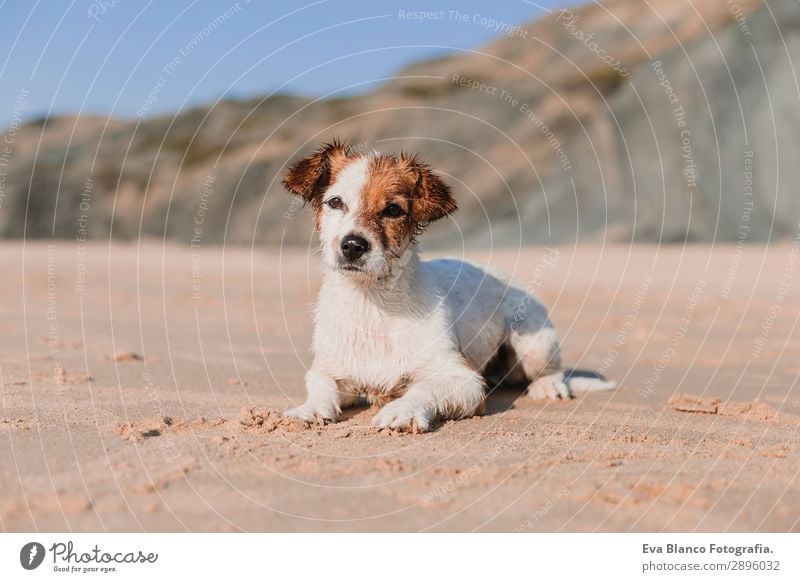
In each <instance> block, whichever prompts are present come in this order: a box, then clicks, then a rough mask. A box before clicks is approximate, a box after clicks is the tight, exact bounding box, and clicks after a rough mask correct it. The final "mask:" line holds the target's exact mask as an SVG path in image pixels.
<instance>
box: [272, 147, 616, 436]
mask: <svg viewBox="0 0 800 582" xmlns="http://www.w3.org/2000/svg"><path fill="white" fill-rule="evenodd" d="M369 171H370V170H369V156H362V157H359V158H356V159H355V160H354V161H351V162H349V163H348V164H347V165H346V166H345V167H344V169H342V171H341V172H339V174H338V175H337V177H336V179H335V180H334V182H333V183H332V184H330V185H329V186H328V187H327V189H326V190H325V192H324V193H323V194H322V196H323V202H322V206H321V208H320V210H319V212H320V213H321V215H320V217H319V221H318V226H319V235H320V240H321V243H322V257H323V266H324V275H323V281H322V287H321V289H320V293H319V298H318V301H317V304H316V309H315V328H314V337H313V352H314V362H313V365H312V367H311V369H310V370H309V371H308V373H307V374H306V389H307V392H308V398H307V400H306V402H305V403H304V404H302V405H301V406H298V407H296V408H292V409H290V410H288V411H286V413H285V414H286V416H289V417H294V418H300V419H304V420H309V421H310V420H313V419H315V418H319V419H326V420H336V419H337V418H338V417H339V416H340V414H341V412H342V409H343V408H346V407H348V406H352V405H354V404H355V403H356V402H357V401H358V400H359V398H360V397H362V396H367V397H368V398H369V399H370V400H372V401H373V402H385V401H389V402H388V403H387V404H385V406H383V408H382V409H381V410H380V411H379V412H378V413H377V414H376V415H375V417H374V419H373V424H374V425H376V426H379V427H386V428H392V429H411V430H420V431H426V430H429V429H430V427H431V425H432V423H433V421H434V420H435V419H437V418H463V417H467V416H471V415H473V414H475V413H476V412H477V411H479V410H481V409H482V405H483V401H484V398H485V396H486V384H485V381H484V377H483V373H484V371H485V370H486V368H487V366H488V365H489V363H490V362H492V361H493V360H495V361H496V358H497V357H498V353H499V352H500V351H502V352H503V353H504V354H505V356H504V357H505V359H506V361H505V362H501V364H502V363H504V364H505V368H504V372H503V373H504V374H505V375H508V376H510V377H511V379H516V380H518V379H521V378H522V377H523V376H524V378H525V379H527V381H528V382H529V387H528V393H529V394H530V395H531V396H533V397H535V398H570V397H571V396H572V391H571V389H570V385H569V384H570V381H569V378H568V377H565V375H564V373H563V372H562V370H561V359H560V354H559V341H558V336H557V334H556V332H555V330H554V328H553V326H552V324H551V322H550V320H549V319H548V316H547V312H546V310H545V308H544V306H543V305H542V304H541V303H540V302H539V301H538V300H537V299H536V298H535V297H533V296H532V295H530V294H529V293H528V292H527V291H526V290H525V289H524V288H522V287H521V286H519V285H517V284H515V283H513V282H511V281H509V280H507V279H505V278H503V277H500V276H497V275H494V274H491V273H489V272H487V271H485V270H484V269H482V268H480V267H478V266H476V265H473V264H471V263H468V262H464V261H459V260H455V259H444V260H433V261H422V260H420V257H419V252H418V245H417V244H416V243H415V242H414V241H413V240H412V237H411V236H409V237H408V240H407V241H403V244H402V245H401V246H400V247H399V248H391V249H389V248H384V245H382V244H381V241H380V240H379V237H377V236H375V233H372V232H370V230H369V228H368V227H365V226H364V225H363V224H360V223H359V221H358V219H357V217H358V216H359V209H360V206H361V204H362V203H363V192H364V187H365V184H366V183H367V181H368V178H369ZM333 197H339V198H340V199H341V200H342V202H343V207H342V208H339V209H333V208H329V207H327V205H326V204H325V203H326V202H327V201H329V200H330V199H331V198H333ZM349 234H357V235H359V236H362V237H364V238H365V239H366V240H368V241H369V243H370V246H371V249H370V251H369V252H368V253H367V254H366V255H365V257H364V260H363V262H362V263H361V268H360V270H359V272H357V273H354V272H351V271H347V270H344V269H342V262H343V259H342V255H341V251H340V241H341V239H342V237H344V236H346V235H349ZM501 368H502V366H501ZM613 386H614V385H613V384H612V383H609V382H603V381H602V380H600V379H587V378H581V388H582V389H608V388H612V387H613Z"/></svg>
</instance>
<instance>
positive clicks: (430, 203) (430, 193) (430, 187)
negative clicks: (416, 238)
mask: <svg viewBox="0 0 800 582" xmlns="http://www.w3.org/2000/svg"><path fill="white" fill-rule="evenodd" d="M401 159H402V160H403V161H404V162H405V163H407V164H408V165H409V166H410V168H411V170H412V172H413V173H414V175H415V176H416V184H415V185H414V193H413V196H412V202H411V217H412V218H413V219H414V221H416V222H422V223H426V222H433V221H434V220H439V219H440V218H444V217H445V216H447V215H448V214H452V213H453V212H455V211H456V209H457V208H458V206H457V205H456V201H455V199H454V198H453V192H452V190H451V189H450V186H448V185H447V184H446V183H445V181H444V180H442V179H441V178H440V177H439V176H437V175H436V174H434V173H433V170H431V169H430V167H429V166H428V165H427V164H425V163H423V162H421V161H420V160H419V159H418V158H417V157H416V156H413V157H408V156H406V155H402V156H401Z"/></svg>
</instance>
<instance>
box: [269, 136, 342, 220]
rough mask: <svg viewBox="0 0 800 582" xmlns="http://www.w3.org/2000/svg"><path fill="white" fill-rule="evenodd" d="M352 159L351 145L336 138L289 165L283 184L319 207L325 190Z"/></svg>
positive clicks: (290, 190)
mask: <svg viewBox="0 0 800 582" xmlns="http://www.w3.org/2000/svg"><path fill="white" fill-rule="evenodd" d="M351 159H352V156H351V154H350V146H349V145H347V144H345V143H343V142H341V141H339V140H337V139H334V140H333V141H332V142H331V143H327V144H325V145H323V146H322V147H321V148H320V149H318V150H317V151H316V152H314V154H312V155H311V156H309V157H307V158H301V159H299V160H296V161H295V162H294V163H293V164H292V165H291V166H289V169H288V170H287V171H286V175H285V176H284V178H283V185H284V187H285V188H286V189H287V190H288V191H289V192H291V193H292V194H295V195H297V196H300V197H301V198H302V199H303V200H305V201H306V202H311V203H312V204H313V205H314V207H315V208H317V209H318V208H319V205H320V203H321V201H322V195H323V194H324V193H325V190H326V189H327V188H328V186H330V185H331V184H332V183H333V181H334V180H335V179H336V175H337V174H338V173H339V172H340V171H341V170H342V168H344V167H345V165H347V162H348V161H350V160H351Z"/></svg>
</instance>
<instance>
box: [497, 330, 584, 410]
mask: <svg viewBox="0 0 800 582" xmlns="http://www.w3.org/2000/svg"><path fill="white" fill-rule="evenodd" d="M509 344H510V345H511V347H512V349H513V350H514V353H515V354H516V357H517V360H518V362H519V365H521V366H522V369H523V371H524V372H525V377H526V378H527V380H528V382H530V384H528V395H529V396H531V397H532V398H553V399H556V398H563V399H565V400H567V399H570V398H573V394H572V390H570V387H569V385H568V384H567V382H565V381H564V374H563V372H562V371H561V349H560V347H559V343H558V335H557V334H556V332H555V330H554V329H553V328H551V327H541V328H539V329H538V330H535V331H523V330H515V331H513V332H511V336H510V338H509Z"/></svg>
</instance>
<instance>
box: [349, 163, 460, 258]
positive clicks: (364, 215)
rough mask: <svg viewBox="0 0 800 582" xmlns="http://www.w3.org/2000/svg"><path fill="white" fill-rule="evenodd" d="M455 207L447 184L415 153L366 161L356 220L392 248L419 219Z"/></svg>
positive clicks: (408, 234) (400, 244)
mask: <svg viewBox="0 0 800 582" xmlns="http://www.w3.org/2000/svg"><path fill="white" fill-rule="evenodd" d="M455 210H456V203H455V200H453V197H452V194H451V192H450V188H449V186H447V185H446V184H445V183H444V181H442V179H441V178H439V177H438V176H436V175H435V174H434V173H433V172H432V171H431V170H430V168H429V167H428V166H427V165H426V164H423V163H422V162H420V161H419V160H418V159H417V158H416V157H407V156H405V155H401V157H400V158H399V159H398V158H396V157H395V156H391V155H380V156H376V157H374V158H371V159H370V161H369V180H368V181H367V184H366V185H365V187H364V189H363V191H362V192H361V203H360V205H359V216H358V223H359V224H360V225H361V226H363V227H364V228H365V229H367V230H369V231H370V232H371V233H373V234H374V236H375V237H376V238H377V239H378V240H379V241H380V243H381V246H382V247H383V248H385V249H391V250H393V251H395V252H396V251H398V250H402V249H404V248H405V246H406V245H407V243H408V242H409V241H410V240H411V238H412V236H413V235H414V232H415V231H416V229H417V226H418V225H419V224H420V223H428V222H431V221H434V220H438V219H439V218H442V217H444V216H446V215H448V214H450V213H451V212H453V211H455Z"/></svg>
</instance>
